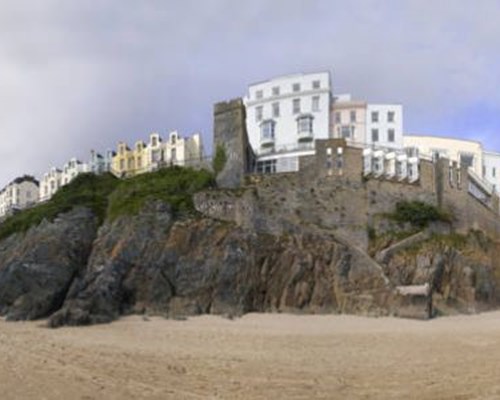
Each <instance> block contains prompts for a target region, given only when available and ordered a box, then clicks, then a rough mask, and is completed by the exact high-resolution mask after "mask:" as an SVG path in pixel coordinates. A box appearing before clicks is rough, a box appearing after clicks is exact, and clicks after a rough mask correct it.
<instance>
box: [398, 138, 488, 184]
mask: <svg viewBox="0 0 500 400" xmlns="http://www.w3.org/2000/svg"><path fill="white" fill-rule="evenodd" d="M404 147H405V148H407V149H413V151H415V150H417V149H418V153H419V154H420V156H423V157H427V158H431V159H435V158H437V157H441V158H448V159H449V160H450V161H452V162H457V163H458V164H460V165H461V166H464V167H466V168H471V169H472V170H473V171H474V173H475V174H476V175H477V176H480V177H482V176H483V146H482V144H481V143H480V142H476V141H473V140H465V139H455V138H448V137H439V136H431V135H405V136H404Z"/></svg>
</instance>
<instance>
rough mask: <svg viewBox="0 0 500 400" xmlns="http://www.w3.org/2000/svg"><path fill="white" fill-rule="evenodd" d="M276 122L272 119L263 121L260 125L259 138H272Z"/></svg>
mask: <svg viewBox="0 0 500 400" xmlns="http://www.w3.org/2000/svg"><path fill="white" fill-rule="evenodd" d="M275 125H276V123H275V122H274V121H273V120H268V121H264V122H263V123H262V124H261V125H260V138H261V140H273V139H274V126H275Z"/></svg>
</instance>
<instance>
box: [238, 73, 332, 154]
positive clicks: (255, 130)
mask: <svg viewBox="0 0 500 400" xmlns="http://www.w3.org/2000/svg"><path fill="white" fill-rule="evenodd" d="M330 90H331V82H330V73H329V72H320V73H311V74H297V75H287V76H282V77H279V78H275V79H271V80H268V81H264V82H260V83H256V84H253V85H250V86H249V88H248V93H247V96H246V97H245V98H244V103H245V107H246V125H247V131H248V138H249V141H250V145H251V146H252V148H253V150H254V152H255V154H256V155H257V156H258V157H260V156H264V155H270V154H275V156H274V158H280V157H286V153H290V152H293V151H297V150H299V149H310V148H312V144H313V142H314V140H315V139H327V138H328V137H329V130H330V127H329V125H330V98H331V94H330Z"/></svg>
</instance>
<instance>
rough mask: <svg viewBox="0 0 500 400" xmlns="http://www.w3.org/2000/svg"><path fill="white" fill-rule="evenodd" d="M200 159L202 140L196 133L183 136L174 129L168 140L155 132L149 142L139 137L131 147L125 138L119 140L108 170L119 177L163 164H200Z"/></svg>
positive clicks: (129, 175) (201, 157) (145, 170)
mask: <svg viewBox="0 0 500 400" xmlns="http://www.w3.org/2000/svg"><path fill="white" fill-rule="evenodd" d="M202 161H203V144H202V141H201V135H200V134H199V133H195V134H194V135H193V136H192V137H190V138H183V137H181V136H180V135H179V133H178V132H177V131H173V132H171V133H170V135H169V138H168V140H167V141H163V140H162V138H161V136H160V135H159V134H158V133H152V134H151V135H150V137H149V143H148V144H146V143H144V142H143V141H142V140H140V141H137V142H136V143H135V145H134V147H133V149H130V148H129V147H128V146H127V144H126V143H124V142H120V143H118V151H117V152H116V155H115V156H114V157H113V161H112V168H111V172H112V173H113V174H114V175H115V176H117V177H119V178H128V177H131V176H135V175H138V174H143V173H145V172H150V171H154V170H157V169H158V168H161V167H163V166H170V165H182V166H192V167H199V166H201V164H202Z"/></svg>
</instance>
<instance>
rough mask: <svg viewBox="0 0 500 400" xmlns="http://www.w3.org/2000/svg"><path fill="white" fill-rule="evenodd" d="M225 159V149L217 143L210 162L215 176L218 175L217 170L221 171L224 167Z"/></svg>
mask: <svg viewBox="0 0 500 400" xmlns="http://www.w3.org/2000/svg"><path fill="white" fill-rule="evenodd" d="M226 161H227V156H226V149H224V146H222V145H221V144H218V145H217V148H216V149H215V156H214V159H213V162H212V166H213V168H214V172H215V175H216V176H217V175H219V172H221V171H222V170H223V169H224V166H225V165H226Z"/></svg>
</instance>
